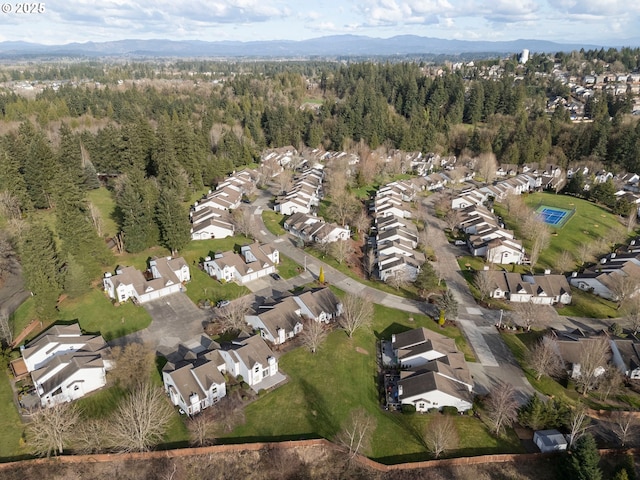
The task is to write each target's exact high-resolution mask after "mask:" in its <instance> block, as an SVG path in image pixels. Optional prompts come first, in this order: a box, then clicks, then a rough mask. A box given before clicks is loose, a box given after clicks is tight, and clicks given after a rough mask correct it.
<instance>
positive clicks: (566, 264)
mask: <svg viewBox="0 0 640 480" xmlns="http://www.w3.org/2000/svg"><path fill="white" fill-rule="evenodd" d="M575 266H576V262H575V260H574V259H573V257H572V256H571V253H570V252H569V251H568V250H563V251H562V253H561V254H560V256H558V257H557V258H556V270H558V271H559V272H560V273H565V272H570V271H572V270H573V269H574V268H575Z"/></svg>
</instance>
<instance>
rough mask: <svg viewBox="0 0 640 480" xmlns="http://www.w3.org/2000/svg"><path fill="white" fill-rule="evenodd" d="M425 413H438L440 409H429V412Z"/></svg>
mask: <svg viewBox="0 0 640 480" xmlns="http://www.w3.org/2000/svg"><path fill="white" fill-rule="evenodd" d="M427 413H429V414H433V413H440V409H438V408H436V407H431V408H430V409H429V410H427Z"/></svg>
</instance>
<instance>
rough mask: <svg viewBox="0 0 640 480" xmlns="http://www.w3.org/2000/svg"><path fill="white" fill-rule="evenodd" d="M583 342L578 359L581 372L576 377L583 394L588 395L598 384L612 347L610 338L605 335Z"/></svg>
mask: <svg viewBox="0 0 640 480" xmlns="http://www.w3.org/2000/svg"><path fill="white" fill-rule="evenodd" d="M581 343H582V350H581V351H580V356H579V360H578V363H579V364H580V374H579V376H578V378H577V379H576V385H577V387H578V388H579V389H580V390H581V391H582V394H583V395H584V396H586V395H587V393H588V392H589V391H590V390H592V389H593V388H594V387H595V386H596V383H597V380H598V376H599V375H601V374H602V373H603V371H602V369H604V368H605V367H606V366H607V363H608V360H609V356H610V347H609V340H608V339H607V337H605V336H601V337H598V338H593V339H590V340H588V341H583V342H581Z"/></svg>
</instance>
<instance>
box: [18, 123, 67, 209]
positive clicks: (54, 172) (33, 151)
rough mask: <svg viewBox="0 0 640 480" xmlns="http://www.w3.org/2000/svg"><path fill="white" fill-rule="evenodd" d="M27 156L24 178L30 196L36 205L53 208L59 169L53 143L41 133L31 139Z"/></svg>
mask: <svg viewBox="0 0 640 480" xmlns="http://www.w3.org/2000/svg"><path fill="white" fill-rule="evenodd" d="M27 157H28V158H27V160H26V165H25V166H24V179H25V182H26V185H27V192H28V193H29V197H30V198H31V201H32V202H33V205H34V207H36V208H51V207H52V206H53V204H54V193H55V191H56V186H57V185H56V179H57V177H58V170H59V169H58V163H57V162H56V161H55V156H54V154H53V151H52V150H51V145H49V142H48V141H47V140H46V139H45V138H44V136H43V135H42V134H41V133H37V134H35V137H34V138H33V139H32V140H31V143H30V144H29V148H28V153H27Z"/></svg>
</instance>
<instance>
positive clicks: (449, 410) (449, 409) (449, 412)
mask: <svg viewBox="0 0 640 480" xmlns="http://www.w3.org/2000/svg"><path fill="white" fill-rule="evenodd" d="M442 413H444V414H445V415H457V414H458V409H457V408H456V407H453V406H450V405H447V406H446V407H442Z"/></svg>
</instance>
